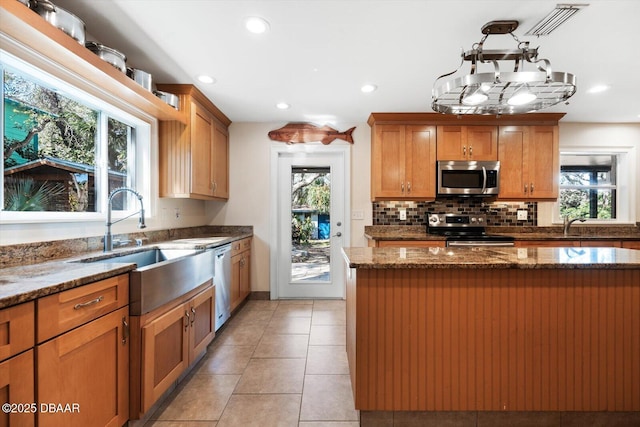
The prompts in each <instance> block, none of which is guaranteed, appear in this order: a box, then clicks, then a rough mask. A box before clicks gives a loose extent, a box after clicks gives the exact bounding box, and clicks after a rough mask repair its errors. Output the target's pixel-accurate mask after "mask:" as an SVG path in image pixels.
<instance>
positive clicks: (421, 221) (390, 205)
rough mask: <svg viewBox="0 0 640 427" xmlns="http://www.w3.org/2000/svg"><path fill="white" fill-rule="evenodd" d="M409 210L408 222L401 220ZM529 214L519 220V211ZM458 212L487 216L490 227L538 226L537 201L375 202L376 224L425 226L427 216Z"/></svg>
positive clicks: (445, 199)
mask: <svg viewBox="0 0 640 427" xmlns="http://www.w3.org/2000/svg"><path fill="white" fill-rule="evenodd" d="M400 208H404V209H406V211H407V220H406V221H400V214H399V209H400ZM521 209H524V210H526V211H527V220H526V221H518V220H517V218H516V215H517V211H518V210H521ZM432 213H438V214H445V213H457V214H469V215H473V214H475V215H486V217H487V226H498V227H505V226H506V227H535V226H537V225H538V203H537V202H510V203H505V202H495V201H494V202H490V201H487V200H484V199H481V198H476V197H447V198H442V199H438V200H435V201H432V202H404V201H391V202H374V203H373V225H403V226H406V225H424V226H426V220H425V215H427V214H432Z"/></svg>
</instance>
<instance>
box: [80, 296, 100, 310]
mask: <svg viewBox="0 0 640 427" xmlns="http://www.w3.org/2000/svg"><path fill="white" fill-rule="evenodd" d="M103 299H104V296H103V295H100V296H99V297H98V298H96V299H92V300H91V301H87V302H81V303H79V304H76V305H74V306H73V309H74V310H80V309H81V308H85V307H89V306H90V305H93V304H97V303H99V302H100V301H102V300H103Z"/></svg>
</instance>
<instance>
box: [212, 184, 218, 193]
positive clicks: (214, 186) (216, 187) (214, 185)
mask: <svg viewBox="0 0 640 427" xmlns="http://www.w3.org/2000/svg"><path fill="white" fill-rule="evenodd" d="M216 191H218V183H217V182H216V181H213V192H214V193H215V192H216Z"/></svg>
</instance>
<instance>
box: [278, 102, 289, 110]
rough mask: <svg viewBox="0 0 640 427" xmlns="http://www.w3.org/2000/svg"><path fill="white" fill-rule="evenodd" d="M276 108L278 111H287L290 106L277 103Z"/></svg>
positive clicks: (284, 103)
mask: <svg viewBox="0 0 640 427" xmlns="http://www.w3.org/2000/svg"><path fill="white" fill-rule="evenodd" d="M276 108H277V109H278V110H288V109H289V108H291V105H289V104H287V103H286V102H278V103H277V104H276Z"/></svg>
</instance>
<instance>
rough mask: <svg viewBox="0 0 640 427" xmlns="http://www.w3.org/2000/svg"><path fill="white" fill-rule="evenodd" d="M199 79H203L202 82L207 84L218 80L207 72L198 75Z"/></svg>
mask: <svg viewBox="0 0 640 427" xmlns="http://www.w3.org/2000/svg"><path fill="white" fill-rule="evenodd" d="M198 80H199V81H201V82H202V83H207V84H213V83H215V82H216V79H214V78H213V77H211V76H207V75H205V74H203V75H201V76H198Z"/></svg>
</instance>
